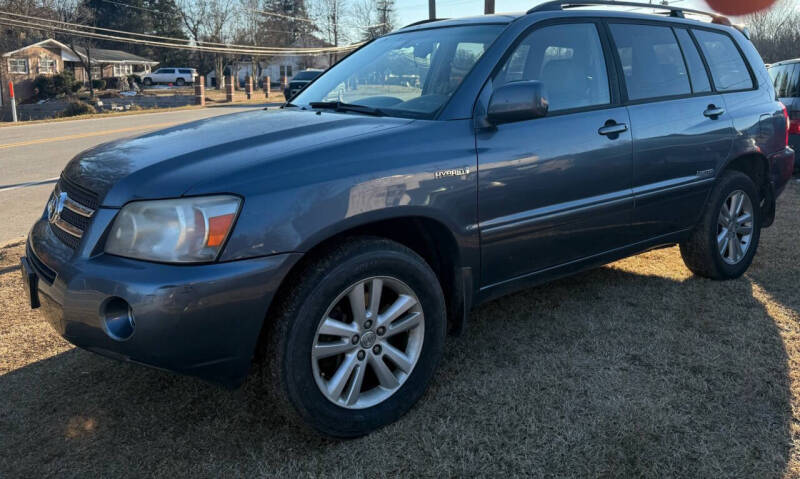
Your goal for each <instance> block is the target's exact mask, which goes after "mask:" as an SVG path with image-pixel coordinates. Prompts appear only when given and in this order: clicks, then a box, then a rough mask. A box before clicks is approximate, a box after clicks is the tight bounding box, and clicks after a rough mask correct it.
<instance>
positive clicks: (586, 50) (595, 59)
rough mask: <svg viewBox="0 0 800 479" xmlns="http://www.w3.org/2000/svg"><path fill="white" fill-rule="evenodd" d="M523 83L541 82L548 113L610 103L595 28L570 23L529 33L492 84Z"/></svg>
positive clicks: (590, 25)
mask: <svg viewBox="0 0 800 479" xmlns="http://www.w3.org/2000/svg"><path fill="white" fill-rule="evenodd" d="M523 80H539V81H541V82H542V84H543V85H544V91H545V95H546V97H547V101H548V102H549V104H550V108H549V111H558V110H569V109H573V108H584V107H589V106H596V105H606V104H608V103H610V102H611V97H610V93H609V89H608V74H607V72H606V63H605V57H604V55H603V48H602V45H601V43H600V36H599V35H598V33H597V27H595V25H594V24H593V23H574V24H561V25H552V26H548V27H542V28H538V29H536V30H534V31H533V32H531V33H530V34H529V35H528V36H527V37H525V39H524V40H523V41H522V43H520V44H519V45H518V46H517V47H516V48H515V49H514V51H513V52H512V53H511V56H510V57H509V58H508V60H506V63H505V64H504V65H503V67H502V68H501V70H500V72H498V74H497V76H496V77H495V79H494V84H495V86H500V85H504V84H506V83H510V82H514V81H523Z"/></svg>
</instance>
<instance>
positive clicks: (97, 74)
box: [92, 67, 103, 80]
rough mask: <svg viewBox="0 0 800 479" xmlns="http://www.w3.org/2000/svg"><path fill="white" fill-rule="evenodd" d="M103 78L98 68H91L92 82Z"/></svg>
mask: <svg viewBox="0 0 800 479" xmlns="http://www.w3.org/2000/svg"><path fill="white" fill-rule="evenodd" d="M102 77H103V74H102V72H101V71H100V67H92V80H99V79H100V78H102Z"/></svg>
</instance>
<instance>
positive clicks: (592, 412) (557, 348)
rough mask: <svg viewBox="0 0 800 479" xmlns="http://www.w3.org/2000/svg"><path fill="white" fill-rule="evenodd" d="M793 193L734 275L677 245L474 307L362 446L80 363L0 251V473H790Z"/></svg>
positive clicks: (795, 402)
mask: <svg viewBox="0 0 800 479" xmlns="http://www.w3.org/2000/svg"><path fill="white" fill-rule="evenodd" d="M799 200H800V184H798V183H797V182H795V181H793V182H792V184H791V186H790V188H789V190H788V191H787V192H786V193H785V194H784V195H783V197H782V198H781V200H780V205H779V209H778V218H777V221H776V224H775V226H773V227H772V228H770V229H768V230H765V231H764V233H763V236H762V239H761V246H760V249H759V253H758V255H757V256H756V259H755V262H754V264H753V266H752V268H751V270H750V271H749V272H748V273H747V275H746V276H745V277H743V278H741V279H739V280H737V281H730V282H722V283H720V282H712V281H707V280H704V279H698V278H695V277H693V276H692V275H691V274H690V273H689V271H688V270H687V269H686V268H685V267H684V266H683V263H682V262H681V259H680V255H679V253H678V250H677V248H670V249H664V250H659V251H653V252H649V253H646V254H643V255H640V256H636V257H633V258H629V259H626V260H624V261H620V262H617V263H614V264H612V265H610V266H607V267H604V268H600V269H596V270H593V271H589V272H586V273H583V274H581V275H578V276H576V277H572V278H568V279H564V280H561V281H558V282H555V283H552V284H549V285H545V286H541V287H539V288H536V289H531V290H528V291H524V292H521V293H518V294H515V295H513V296H510V297H507V298H503V299H500V300H497V301H494V302H492V303H489V304H486V305H484V306H482V307H480V308H479V309H478V310H476V311H475V312H473V314H472V315H471V318H470V320H471V321H470V325H469V327H468V329H467V331H466V332H465V333H464V335H462V336H461V337H456V338H450V339H449V340H448V345H447V346H448V347H447V351H446V354H445V358H444V362H443V364H442V367H441V369H440V370H439V373H438V374H437V376H436V378H435V382H434V384H433V386H432V387H431V389H430V391H429V392H428V394H427V395H426V396H425V397H424V398H423V400H422V401H421V402H420V403H419V404H418V405H417V406H416V407H415V408H414V409H413V410H412V411H411V412H410V413H409V414H408V415H407V416H406V417H404V418H403V419H402V420H401V421H399V422H398V423H396V424H394V425H391V426H389V427H387V428H385V429H383V430H380V431H378V432H376V433H374V434H372V435H370V436H368V437H365V438H361V439H357V440H351V441H333V440H328V439H324V438H321V437H319V436H317V435H316V434H314V433H312V432H309V431H306V430H298V429H296V428H293V427H291V426H289V425H288V423H287V421H286V420H285V418H283V417H281V416H279V415H278V414H277V413H275V412H274V411H273V408H271V407H270V404H269V402H267V401H266V400H265V399H264V386H263V385H262V384H261V382H260V380H257V379H253V380H251V381H249V382H248V383H247V384H246V385H245V387H244V388H242V389H240V390H237V391H233V392H230V391H226V390H223V389H220V388H217V387H216V386H213V385H209V384H206V383H203V382H201V381H198V380H194V379H191V378H185V377H180V376H177V375H173V374H170V373H165V372H160V371H155V370H149V369H146V368H143V367H139V366H134V365H129V364H122V363H117V362H114V361H112V360H108V359H104V358H101V357H98V356H95V355H93V354H91V353H88V352H85V351H82V350H77V349H75V348H73V347H71V346H70V345H69V344H67V343H66V342H64V341H63V340H62V339H60V338H59V337H57V336H56V335H55V333H53V332H52V331H51V330H50V329H49V327H47V326H46V325H45V324H44V323H43V321H42V320H41V319H40V318H39V316H38V314H37V313H36V312H31V311H30V310H29V309H28V308H27V307H26V305H25V300H24V298H23V290H22V286H21V282H20V279H19V270H18V268H17V262H18V258H19V256H20V254H21V253H22V247H21V246H16V247H11V248H7V249H6V250H4V251H2V252H0V255H2V257H0V477H9V478H11V477H39V476H58V477H96V476H99V477H114V476H136V477H143V476H154V475H156V476H172V477H178V476H180V477H186V476H188V477H220V476H246V477H253V476H269V477H296V476H316V475H325V476H339V477H359V476H388V475H400V474H402V475H403V476H412V475H413V476H439V477H441V476H454V475H459V476H461V475H468V476H473V475H481V476H499V475H501V474H510V475H535V476H559V477H561V476H582V477H586V476H589V477H597V476H602V477H630V476H662V477H664V476H666V477H676V476H692V477H703V478H718V477H755V478H768V477H779V476H784V477H800V450H799V449H798V448H799V447H800V422H798V419H800V325H799V324H798V320H800V294H798V286H800V284H798V283H800V261H799V259H798V258H800V242H798V236H800V228H798V227H799V226H800V216H798V201H799Z"/></svg>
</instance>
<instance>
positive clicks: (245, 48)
mask: <svg viewBox="0 0 800 479" xmlns="http://www.w3.org/2000/svg"><path fill="white" fill-rule="evenodd" d="M0 15H9V16H13V17H21V18H23V19H24V20H18V19H15V18H2V17H0V20H5V21H7V22H16V23H17V24H16V25H11V26H18V27H28V28H38V29H39V30H47V29H53V30H58V31H62V32H66V33H71V34H75V35H79V36H80V35H83V36H89V37H90V38H99V39H108V40H113V41H122V42H129V43H140V44H142V43H143V42H147V43H146V44H148V45H151V46H161V47H175V48H179V49H186V50H199V51H216V52H222V51H224V52H231V53H234V52H235V53H249V54H253V53H260V54H265V55H273V54H291V55H303V54H325V53H335V52H342V51H347V50H351V49H353V48H355V47H357V46H358V45H352V46H344V47H318V48H303V47H297V48H292V47H288V48H287V47H259V46H251V45H235V44H234V45H229V44H224V43H216V42H198V43H204V44H206V45H212V44H213V45H221V46H203V45H190V44H188V43H187V42H188V41H189V40H187V39H183V38H173V37H163V36H159V35H149V34H144V33H135V32H126V31H123V30H113V29H109V28H101V27H91V26H87V25H81V24H76V23H69V22H62V21H59V20H49V19H44V18H39V17H33V16H27V15H20V14H15V13H11V12H3V11H0ZM27 20H38V21H39V22H45V24H42V23H38V24H37V23H34V22H31V21H27ZM56 24H60V25H66V26H67V27H64V26H58V25H56ZM42 27H44V28H42ZM76 27H77V28H85V29H94V30H102V31H107V32H111V33H117V34H122V35H128V36H138V37H144V38H145V39H146V38H155V39H160V40H166V41H168V42H177V44H176V43H165V42H156V41H153V40H142V39H136V38H124V37H118V36H113V35H105V34H101V33H94V32H86V31H83V30H78V29H77V28H76Z"/></svg>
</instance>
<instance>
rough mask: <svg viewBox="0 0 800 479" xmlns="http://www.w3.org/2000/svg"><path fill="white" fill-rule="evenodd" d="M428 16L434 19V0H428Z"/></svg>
mask: <svg viewBox="0 0 800 479" xmlns="http://www.w3.org/2000/svg"><path fill="white" fill-rule="evenodd" d="M428 18H429V19H430V20H436V0H428Z"/></svg>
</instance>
